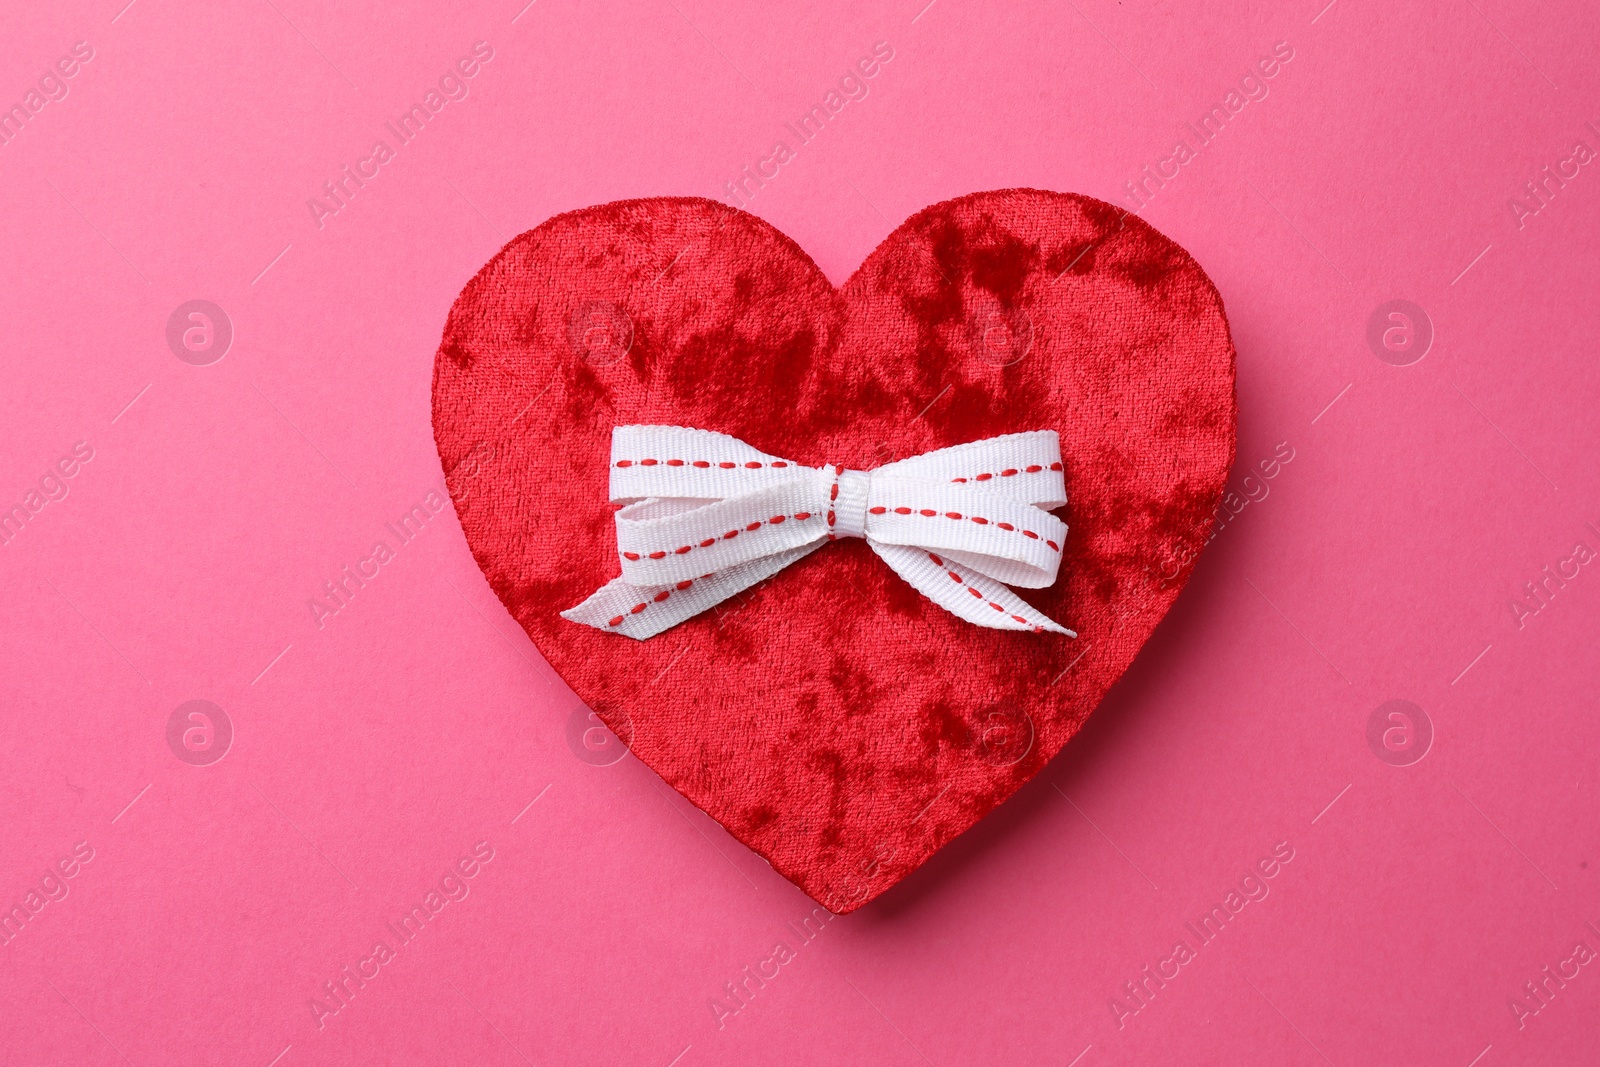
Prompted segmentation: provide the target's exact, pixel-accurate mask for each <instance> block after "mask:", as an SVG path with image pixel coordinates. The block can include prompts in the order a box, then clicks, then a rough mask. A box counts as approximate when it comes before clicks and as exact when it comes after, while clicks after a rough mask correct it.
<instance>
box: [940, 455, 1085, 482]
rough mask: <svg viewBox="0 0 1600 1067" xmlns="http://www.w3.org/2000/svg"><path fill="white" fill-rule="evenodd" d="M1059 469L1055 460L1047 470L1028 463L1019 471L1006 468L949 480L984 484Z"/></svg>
mask: <svg viewBox="0 0 1600 1067" xmlns="http://www.w3.org/2000/svg"><path fill="white" fill-rule="evenodd" d="M1060 469H1061V462H1060V461H1059V460H1057V461H1056V462H1055V463H1052V464H1050V466H1049V467H1048V468H1046V467H1041V466H1039V464H1037V463H1030V464H1029V465H1028V466H1026V467H1023V468H1022V469H1021V470H1017V469H1016V468H1015V467H1007V468H1006V469H1005V470H1003V471H1001V472H999V473H998V474H996V473H994V472H993V471H985V472H984V473H982V474H974V475H973V476H972V477H971V478H951V479H950V480H951V481H952V482H986V481H988V480H989V479H990V478H1014V477H1016V476H1017V475H1019V474H1038V473H1039V472H1040V471H1043V470H1053V471H1058V470H1060Z"/></svg>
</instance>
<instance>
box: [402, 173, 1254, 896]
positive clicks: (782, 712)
mask: <svg viewBox="0 0 1600 1067" xmlns="http://www.w3.org/2000/svg"><path fill="white" fill-rule="evenodd" d="M1233 362H1234V353H1233V345H1232V342H1231V340H1230V339H1229V336H1228V325H1227V320H1226V318H1225V317H1224V314H1223V309H1222V300H1221V298H1220V297H1219V296H1218V295H1217V291H1216V289H1215V288H1214V287H1213V286H1212V284H1211V282H1210V280H1209V279H1207V278H1206V276H1205V274H1204V273H1203V272H1202V271H1201V270H1200V268H1199V266H1198V265H1197V264H1196V263H1195V262H1194V260H1193V259H1191V258H1190V257H1189V255H1188V254H1187V253H1186V252H1184V250H1183V249H1182V248H1179V247H1178V246H1177V245H1175V244H1173V243H1172V242H1171V241H1169V240H1168V239H1166V238H1165V237H1163V236H1162V235H1161V234H1159V233H1157V232H1156V231H1155V230H1153V229H1151V228H1150V226H1148V225H1147V224H1145V223H1144V222H1143V221H1142V220H1140V219H1138V218H1133V217H1129V216H1127V215H1126V214H1125V213H1124V212H1122V211H1121V210H1119V209H1117V208H1114V207H1112V206H1111V205H1109V204H1105V203H1102V202H1100V201H1098V200H1092V199H1089V198H1087V197H1082V196H1074V195H1067V194H1060V193H1048V192H1038V191H1034V190H1020V189H1013V190H1006V191H1002V192H991V193H978V194H974V195H972V196H965V197H961V198H959V199H956V200H949V201H946V202H945V203H942V204H936V205H934V206H933V207H930V208H927V209H926V210H924V211H922V212H919V213H918V214H917V215H915V216H914V217H912V218H911V219H909V220H907V221H906V222H905V223H904V224H903V225H902V226H901V227H900V228H899V229H897V230H895V232H894V233H892V234H890V235H889V237H888V238H887V239H886V240H885V241H884V242H883V244H881V245H880V246H879V247H878V248H877V250H876V251H874V252H873V253H872V255H871V256H869V257H868V258H867V261H866V262H865V263H864V264H862V266H861V268H860V269H859V270H857V271H856V273H855V274H854V276H852V277H851V279H850V280H849V281H848V282H847V283H846V284H845V286H844V287H843V288H842V289H835V288H834V287H833V285H831V284H830V283H829V282H828V280H827V278H825V277H823V275H822V272H821V271H819V270H818V269H817V267H816V265H815V264H814V263H812V261H811V260H810V258H809V257H807V255H806V254H805V253H804V252H803V251H801V250H800V248H799V247H797V246H796V245H795V243H794V242H793V241H791V240H789V239H788V238H787V237H785V236H784V235H783V234H781V233H779V232H778V231H777V230H775V229H773V228H772V227H771V226H769V225H767V224H766V223H765V222H763V221H761V220H760V219H758V218H756V217H754V216H752V215H748V214H745V213H744V212H741V211H736V210H734V209H732V208H729V207H727V206H725V205H722V204H719V203H716V202H713V201H709V200H701V199H689V198H662V199H655V200H630V201H623V202H619V203H614V204H604V205H601V206H599V207H593V208H587V209H585V210H582V211H574V212H571V213H569V214H566V215H561V216H558V217H556V218H553V219H551V220H550V221H548V222H546V223H544V224H543V225H542V226H540V227H538V228H537V229H534V230H530V231H529V232H527V233H525V234H523V235H522V236H520V237H518V238H516V239H515V240H513V241H512V242H511V243H510V244H508V245H506V247H505V248H504V249H503V250H501V252H500V254H499V255H497V256H495V258H494V259H493V260H492V261H490V263H489V264H488V265H487V266H485V267H484V268H483V270H482V271H480V272H479V273H478V276H477V277H476V278H474V279H473V280H472V281H471V283H469V284H468V285H467V287H466V288H465V289H464V290H462V293H461V296H460V297H459V298H458V299H457V301H456V304H455V307H454V308H452V310H451V312H450V318H449V321H448V323H447V324H446V326H445V330H444V339H443V341H442V343H441V344H440V346H439V353H438V357H437V361H436V365H435V370H434V387H433V420H434V435H435V439H436V441H437V443H438V447H439V455H440V458H441V460H442V461H443V465H444V469H445V471H446V474H447V483H448V485H449V487H450V493H451V496H452V498H453V499H454V501H455V506H456V512H457V514H458V515H459V516H460V518H461V525H462V527H463V529H464V530H465V531H466V536H467V541H468V544H470V545H471V547H472V552H473V555H474V556H475V557H476V558H477V561H478V565H479V566H480V567H482V568H483V572H484V574H485V575H486V576H487V578H488V580H489V584H490V586H491V587H493V589H494V591H495V593H496V594H497V595H498V596H499V597H500V600H501V602H502V603H504V604H505V606H506V608H507V610H509V611H510V612H511V614H512V615H513V616H514V617H515V618H516V620H517V621H518V622H519V623H520V624H521V625H522V628H523V629H524V630H526V631H527V633H528V636H529V637H530V638H532V639H533V642H534V643H535V644H536V645H537V646H538V647H539V650H540V651H541V652H543V653H544V655H545V657H546V658H547V659H548V660H549V661H550V663H551V665H552V666H553V667H554V668H555V669H556V671H558V672H559V673H560V674H561V676H562V677H563V678H564V679H566V681H567V683H568V684H569V685H570V686H572V688H573V690H574V691H575V692H576V693H577V694H578V696H580V697H581V698H582V699H583V700H584V701H586V702H587V703H588V704H589V705H590V706H591V707H593V708H594V710H595V711H596V712H597V713H598V714H599V716H600V717H601V719H603V720H604V721H605V722H606V723H607V724H608V725H609V726H610V727H611V728H612V729H613V730H614V731H616V732H617V733H618V734H619V735H620V736H622V737H623V738H625V739H626V740H628V742H629V745H630V747H631V749H632V751H633V753H634V754H635V755H636V756H638V757H639V758H640V759H641V760H643V761H644V762H645V763H646V764H647V765H649V766H650V767H651V768H652V769H653V770H654V771H655V772H656V773H658V774H659V775H661V777H662V778H663V779H665V780H666V781H667V782H668V783H669V784H671V785H672V786H673V787H674V788H675V789H677V790H678V791H679V792H680V793H682V794H683V795H684V796H686V797H688V798H689V799H690V800H691V801H693V802H694V803H695V804H696V805H698V806H699V807H700V808H702V809H704V810H705V811H706V812H707V813H709V814H710V815H711V816H712V817H713V818H715V819H716V820H717V821H718V822H720V823H721V824H722V825H723V826H725V827H727V829H728V830H729V832H730V833H732V834H733V835H734V836H735V837H737V838H739V839H740V840H741V841H743V842H744V843H745V844H747V845H748V846H749V847H751V848H752V849H755V850H756V851H757V852H759V853H760V854H761V855H763V856H765V857H766V858H767V860H768V861H769V862H770V863H771V864H772V866H773V867H774V868H775V869H776V870H777V871H778V872H779V873H781V874H783V875H784V876H785V877H786V878H788V879H789V880H790V881H792V882H794V883H795V884H796V885H798V886H799V887H800V888H801V889H803V890H805V892H806V893H808V894H809V895H810V896H812V897H813V898H814V899H816V900H817V901H819V902H820V903H822V904H824V905H825V906H826V907H828V908H829V909H830V910H832V911H835V912H847V911H853V910H854V909H856V908H858V907H860V906H861V905H862V904H864V903H865V902H866V901H868V900H871V899H872V898H873V897H875V896H877V895H878V894H880V893H882V892H883V891H884V890H885V889H887V888H889V887H890V886H892V885H894V884H895V883H896V882H898V881H899V880H900V879H902V878H904V877H905V876H906V875H907V874H908V873H910V872H911V871H912V870H914V869H915V868H916V867H917V866H918V865H920V864H921V863H922V862H923V861H925V860H926V859H927V858H928V857H929V856H931V855H932V854H933V853H934V852H935V851H937V850H938V849H939V848H940V847H941V846H943V845H944V844H945V843H946V842H947V841H949V840H950V839H951V838H953V837H955V836H956V835H957V834H959V833H961V832H962V831H963V830H965V829H967V828H968V827H969V826H971V825H972V824H973V823H974V822H976V821H977V820H978V819H981V818H982V817H983V816H984V815H985V814H987V813H988V812H989V811H990V810H991V809H993V808H994V807H995V805H997V804H999V803H1000V802H1001V801H1002V800H1004V799H1005V798H1006V797H1008V796H1010V795H1011V794H1012V793H1013V792H1015V791H1016V790H1017V789H1018V788H1019V787H1020V786H1021V785H1022V784H1023V783H1024V782H1026V781H1027V780H1028V779H1029V778H1031V777H1032V776H1033V775H1034V774H1036V773H1037V772H1038V771H1039V770H1040V768H1042V767H1043V766H1044V765H1045V763H1046V762H1047V761H1048V760H1049V759H1050V758H1051V757H1052V756H1054V755H1055V754H1056V752H1058V751H1059V750H1060V749H1061V746H1062V745H1063V744H1065V743H1066V741H1067V739H1068V738H1070V737H1071V736H1072V735H1073V734H1074V733H1075V732H1076V731H1077V730H1078V728H1079V727H1080V726H1081V725H1082V724H1083V722H1084V720H1085V718H1087V717H1088V715H1089V713H1090V712H1091V711H1093V710H1094V708H1095V706H1096V705H1097V704H1099V702H1100V699H1101V697H1102V696H1103V695H1104V694H1105V692H1106V690H1107V688H1108V687H1109V686H1110V685H1111V683H1112V682H1114V681H1116V679H1117V678H1118V677H1120V676H1121V674H1122V673H1123V671H1125V670H1127V668H1128V664H1129V663H1130V662H1131V661H1132V660H1133V657H1134V655H1135V654H1136V653H1137V652H1138V651H1139V648H1140V646H1142V645H1143V644H1144V642H1145V639H1146V638H1147V637H1148V636H1149V635H1150V632H1151V630H1152V629H1153V628H1154V627H1155V625H1156V623H1157V622H1158V621H1160V619H1161V617H1162V616H1163V615H1164V614H1165V613H1166V611H1167V609H1168V607H1169V606H1170V605H1171V604H1172V601H1173V599H1174V597H1176V596H1177V594H1178V591H1179V589H1180V588H1181V587H1182V586H1183V584H1184V582H1185V581H1186V580H1187V579H1188V576H1189V572H1190V571H1191V569H1192V568H1193V565H1194V560H1195V557H1196V555H1197V553H1198V550H1199V549H1200V547H1202V546H1203V545H1204V543H1205V541H1206V538H1207V536H1208V534H1209V531H1210V528H1211V520H1212V517H1213V515H1214V514H1215V511H1216V509H1217V506H1218V502H1219V500H1220V498H1221V495H1222V490H1223V484H1224V482H1225V480H1226V478H1227V475H1228V469H1229V467H1230V465H1231V464H1232V462H1233V450H1234V378H1233V373H1234V372H1233ZM627 423H662V424H670V425H678V426H690V427H695V428H699V429H706V430H718V431H721V432H723V433H729V434H733V435H734V436H736V437H739V438H742V439H743V440H745V441H747V442H749V443H750V444H752V445H754V446H755V447H757V448H759V449H762V450H764V451H766V452H769V453H772V454H775V455H779V456H783V457H786V458H788V459H791V460H794V461H797V462H799V463H802V464H806V465H808V466H820V465H822V464H823V463H842V464H844V465H845V466H847V467H851V468H856V469H862V470H867V469H871V468H873V467H875V466H878V465H880V464H883V463H886V462H890V461H892V460H894V459H897V458H902V457H905V456H910V455H914V454H917V453H920V452H925V451H928V450H930V449H935V448H942V447H945V446H947V445H954V444H960V443H963V442H966V441H972V440H976V439H978V438H981V437H990V436H994V435H997V434H1005V433H1014V432H1018V431H1022V430H1040V429H1053V430H1057V431H1059V433H1060V435H1061V453H1062V459H1063V462H1064V464H1065V472H1066V482H1067V492H1068V495H1069V497H1070V498H1071V502H1070V503H1069V504H1068V505H1067V507H1066V508H1065V509H1064V511H1063V512H1061V513H1060V514H1061V515H1062V517H1063V518H1064V519H1065V520H1066V521H1067V523H1068V526H1069V528H1070V529H1069V533H1068V535H1067V543H1066V546H1065V548H1066V551H1065V553H1064V557H1063V560H1062V564H1061V576H1060V577H1059V578H1058V579H1057V581H1056V583H1055V585H1053V586H1052V587H1050V588H1048V589H1042V590H1019V592H1020V593H1021V595H1022V596H1023V597H1025V598H1026V599H1027V600H1028V601H1029V602H1030V603H1032V604H1034V605H1035V606H1036V607H1038V608H1039V609H1040V610H1041V611H1043V612H1044V613H1045V614H1046V615H1048V616H1050V617H1051V618H1053V619H1055V620H1057V621H1059V622H1060V623H1061V624H1062V625H1064V626H1068V627H1071V628H1072V629H1075V630H1076V631H1077V632H1078V634H1079V635H1080V636H1079V637H1078V639H1077V640H1071V639H1068V638H1064V637H1060V636H1056V635H1051V634H1025V633H1015V632H1007V631H999V630H989V629H982V628H980V627H977V626H973V625H971V624H969V623H966V622H963V621H961V620H959V619H957V618H955V617H954V616H952V615H950V614H948V613H946V612H945V611H943V610H942V609H940V608H938V607H935V606H934V605H932V604H931V603H929V602H928V601H927V600H925V599H924V598H923V597H922V596H920V595H919V594H918V593H916V592H915V591H914V590H912V589H911V588H910V587H909V586H907V585H906V584H905V583H904V582H902V581H901V580H900V578H899V577H897V576H896V575H895V574H894V573H893V572H891V571H890V570H889V568H888V567H887V566H886V565H885V564H884V563H883V562H882V561H881V560H879V559H878V558H877V557H875V556H874V555H873V554H872V552H871V551H870V550H869V549H868V548H867V546H866V544H865V543H864V542H862V541H859V540H849V541H839V542H836V543H834V544H829V545H826V546H824V547H823V548H822V549H821V550H819V551H817V552H814V553H812V554H811V555H809V556H807V557H806V558H805V559H803V560H801V561H800V562H799V563H797V564H794V565H793V566H790V567H789V568H787V569H786V570H784V571H782V572H781V573H779V574H778V575H777V576H776V577H774V578H771V579H769V580H768V581H766V582H765V583H763V584H761V585H759V586H756V587H754V588H752V589H751V590H749V591H748V592H747V593H745V594H743V595H741V596H740V597H737V598H735V599H732V600H729V601H727V602H725V603H724V604H723V605H721V607H720V608H718V609H715V610H713V611H711V612H707V613H705V614H703V615H701V616H698V617H696V618H694V619H691V620H690V621H688V622H686V623H684V624H682V625H680V626H678V627H676V628H675V629H672V630H670V631H668V632H666V633H663V634H661V635H659V636H657V637H654V638H651V639H650V640H648V641H643V642H640V641H635V640H631V639H629V638H626V637H622V636H618V635H616V634H610V633H604V632H601V631H600V630H596V629H592V628H590V627H587V626H581V625H578V624H575V623H572V622H567V621H565V620H563V619H562V618H560V616H559V612H561V611H562V610H563V609H565V608H569V607H571V606H573V605H574V604H577V603H579V602H580V601H582V600H583V599H584V598H585V597H587V596H588V595H589V594H590V593H592V592H593V591H594V590H595V589H597V588H599V587H600V586H601V585H602V584H604V583H605V582H606V581H608V580H610V579H611V578H613V577H615V576H616V575H617V574H618V573H619V564H618V559H617V549H616V540H615V533H614V531H613V527H612V521H611V516H612V511H613V508H612V506H611V505H610V504H608V503H607V479H608V475H609V472H608V469H607V464H608V459H609V446H610V438H611V429H612V427H613V426H616V425H621V424H627Z"/></svg>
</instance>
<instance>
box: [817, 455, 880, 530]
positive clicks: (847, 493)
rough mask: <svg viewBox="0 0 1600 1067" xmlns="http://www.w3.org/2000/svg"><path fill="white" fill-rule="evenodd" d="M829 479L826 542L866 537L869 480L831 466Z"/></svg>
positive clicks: (865, 475)
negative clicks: (841, 538) (844, 538)
mask: <svg viewBox="0 0 1600 1067" xmlns="http://www.w3.org/2000/svg"><path fill="white" fill-rule="evenodd" d="M823 471H824V473H826V474H827V475H828V481H829V483H830V484H829V486H828V539H829V540H834V539H837V538H840V537H865V536H867V489H868V487H869V486H870V485H871V484H872V476H871V475H870V474H868V473H867V472H866V471H852V470H846V469H845V468H844V467H842V466H839V465H837V464H832V463H830V464H829V465H828V466H826V467H824V468H823Z"/></svg>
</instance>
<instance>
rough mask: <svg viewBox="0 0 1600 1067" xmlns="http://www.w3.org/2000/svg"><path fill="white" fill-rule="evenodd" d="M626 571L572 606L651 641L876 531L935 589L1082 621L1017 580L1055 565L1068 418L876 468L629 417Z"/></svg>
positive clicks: (916, 578)
mask: <svg viewBox="0 0 1600 1067" xmlns="http://www.w3.org/2000/svg"><path fill="white" fill-rule="evenodd" d="M611 501H612V503H617V504H625V505H626V506H625V507H623V508H622V509H621V510H620V511H618V512H617V514H616V522H617V553H618V555H619V556H620V557H621V560H622V577H620V578H617V579H614V580H613V581H611V582H609V583H607V584H606V585H604V586H602V587H601V588H600V589H599V590H597V591H596V592H595V594H594V595H593V596H591V597H590V598H589V599H588V600H585V601H584V602H583V603H582V604H579V605H578V606H577V607H575V608H571V609H569V610H567V611H563V612H562V613H561V617H562V618H564V619H570V620H571V621H573V622H580V623H583V624H585V625H587V626H593V627H595V628H597V629H601V630H608V631H611V632H614V633H620V634H625V635H626V636H628V637H633V638H637V639H639V640H643V639H645V638H647V637H653V636H655V635H656V634H658V633H661V632H662V631H663V630H667V629H670V628H671V627H673V626H676V625H677V624H678V623H680V622H683V621H684V620H685V619H688V618H691V617H693V616H695V615H698V614H700V612H702V611H705V610H706V609H707V608H709V607H711V606H713V605H715V604H719V603H721V602H722V601H724V600H726V599H727V598H728V597H731V596H733V595H734V594H735V593H738V592H740V591H742V590H744V589H748V588H749V587H750V586H752V585H754V584H756V583H757V582H759V581H761V580H762V579H764V578H767V577H770V576H771V575H773V574H776V573H777V572H778V571H780V570H782V569H783V568H784V567H787V566H788V565H789V564H791V563H793V562H794V561H795V560H797V559H799V558H800V557H802V556H804V555H806V554H807V553H809V552H812V551H814V550H816V549H818V548H820V547H822V545H824V544H826V543H827V542H829V541H832V540H835V539H837V538H840V537H864V538H866V540H867V544H869V545H871V546H872V550H873V551H874V552H876V553H877V554H878V555H879V556H881V557H882V558H883V561H884V562H885V563H887V564H888V565H889V566H890V567H892V568H893V569H894V571H895V573H896V574H898V575H900V577H902V578H904V579H905V580H906V581H907V582H910V583H911V585H912V586H913V587H914V588H915V589H916V590H917V591H918V592H920V593H922V595H924V596H926V597H927V598H928V599H929V600H932V601H933V602H934V603H935V604H938V605H939V606H940V607H942V608H944V609H945V610H946V611H949V612H950V613H952V614H954V615H957V616H959V617H961V618H963V619H965V620H967V621H968V622H971V623H976V624H977V625H979V626H985V627H988V628H990V629H995V630H1032V631H1035V632H1040V631H1049V632H1051V633H1059V634H1066V635H1067V636H1068V637H1076V636H1077V634H1075V633H1073V632H1072V631H1071V630H1068V629H1066V628H1065V627H1063V626H1060V625H1058V624H1057V623H1055V622H1053V621H1051V620H1050V619H1049V618H1047V617H1045V616H1044V615H1042V614H1041V613H1040V612H1038V611H1037V610H1035V609H1034V608H1033V607H1031V606H1029V605H1028V604H1027V603H1026V602H1024V601H1023V600H1022V598H1021V597H1019V596H1017V595H1016V594H1015V593H1013V592H1012V591H1011V590H1009V589H1007V588H1006V586H1005V585H1003V584H1001V583H1006V584H1009V585H1015V586H1020V587H1022V588H1024V589H1043V588H1044V587H1046V586H1048V585H1050V584H1052V583H1053V582H1054V581H1055V580H1056V571H1057V569H1058V568H1059V567H1060V565H1061V546H1062V545H1063V544H1064V543H1065V542H1066V536H1067V526H1066V523H1064V522H1062V521H1061V520H1060V519H1058V518H1056V517H1055V516H1054V515H1051V514H1050V513H1049V511H1050V509H1053V508H1059V507H1062V506H1064V505H1065V504H1066V502H1067V492H1066V485H1065V482H1064V480H1063V478H1062V474H1061V442H1060V439H1059V438H1058V437H1057V435H1056V432H1055V431H1054V430H1036V431H1033V432H1031V433H1013V434H1006V435H1004V436H1002V437H991V438H988V439H986V440H982V441H973V442H972V443H970V444H965V445H956V446H954V447H953V448H941V449H938V450H937V451H934V452H928V453H925V454H923V455H920V456H913V457H911V458H910V459H903V460H900V461H899V462H897V463H890V464H887V465H886V466H882V467H879V468H877V469H876V470H873V471H854V470H846V469H845V468H844V467H841V466H835V465H832V464H830V465H828V466H824V467H821V468H818V467H804V466H801V465H800V464H798V463H795V462H793V461H791V460H786V459H780V458H779V457H777V456H769V455H767V454H766V453H765V452H762V451H759V450H758V449H755V448H752V447H751V446H749V445H747V444H745V443H744V442H743V441H741V440H739V439H738V438H737V437H730V436H728V435H727V434H722V433H713V432H712V431H710V430H691V429H686V428H684V427H681V426H618V427H617V428H616V429H615V430H614V431H612V434H611Z"/></svg>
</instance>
